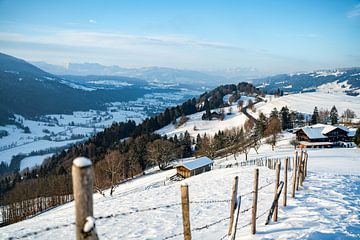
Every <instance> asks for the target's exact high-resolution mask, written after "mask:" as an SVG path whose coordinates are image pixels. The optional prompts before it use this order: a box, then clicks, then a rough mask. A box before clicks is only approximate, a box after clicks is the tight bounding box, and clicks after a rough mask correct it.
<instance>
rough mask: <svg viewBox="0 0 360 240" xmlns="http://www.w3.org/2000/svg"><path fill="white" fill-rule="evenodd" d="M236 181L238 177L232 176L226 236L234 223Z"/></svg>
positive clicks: (230, 231) (229, 233)
mask: <svg viewBox="0 0 360 240" xmlns="http://www.w3.org/2000/svg"><path fill="white" fill-rule="evenodd" d="M238 182H239V178H238V176H236V177H235V178H234V182H233V187H232V195H231V206H230V223H229V231H228V236H230V235H231V233H232V227H233V223H234V212H235V207H236V205H237V203H236V201H237V189H238Z"/></svg>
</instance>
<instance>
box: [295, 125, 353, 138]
mask: <svg viewBox="0 0 360 240" xmlns="http://www.w3.org/2000/svg"><path fill="white" fill-rule="evenodd" d="M337 128H339V129H341V130H343V131H345V132H349V130H348V128H347V127H345V126H332V125H326V124H320V123H319V124H315V125H312V126H306V127H303V128H301V129H299V130H297V131H300V130H302V131H304V133H305V134H306V135H307V136H308V137H309V138H310V139H320V138H328V137H327V136H326V135H325V134H327V133H329V132H331V131H333V130H335V129H337ZM297 131H296V132H297Z"/></svg>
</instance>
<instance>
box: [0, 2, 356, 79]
mask: <svg viewBox="0 0 360 240" xmlns="http://www.w3.org/2000/svg"><path fill="white" fill-rule="evenodd" d="M359 29H360V4H359V1H354V0H351V1H340V0H339V1H338V0H336V1H316V2H314V1H301V2H297V3H296V2H288V1H274V2H269V1H250V2H249V1H228V2H226V4H225V3H223V2H221V3H220V2H212V1H210V2H209V1H199V2H196V3H194V2H188V1H181V2H166V1H152V2H148V1H119V2H118V1H107V2H106V3H102V2H98V1H90V2H89V1H76V2H72V1H62V2H42V1H37V0H36V1H35V0H30V1H16V0H15V1H8V0H2V1H0V51H1V52H4V53H6V54H9V55H13V56H15V57H18V58H23V59H25V60H27V61H32V62H38V61H41V62H46V63H49V64H55V65H61V66H66V65H67V64H69V63H99V64H101V65H105V66H111V65H116V66H120V67H125V68H138V67H150V66H157V67H169V68H176V69H186V70H197V71H206V72H214V71H215V72H216V71H223V70H225V69H229V68H230V69H231V68H244V69H256V71H259V72H261V73H265V74H269V75H270V74H277V73H291V72H306V71H313V70H319V69H332V68H347V67H356V66H360V45H359V44H358V42H360V31H359Z"/></svg>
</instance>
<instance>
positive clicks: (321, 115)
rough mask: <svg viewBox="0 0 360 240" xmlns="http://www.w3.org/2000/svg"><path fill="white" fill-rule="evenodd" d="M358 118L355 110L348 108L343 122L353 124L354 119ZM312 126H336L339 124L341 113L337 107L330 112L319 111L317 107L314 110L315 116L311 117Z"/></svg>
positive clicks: (325, 110)
mask: <svg viewBox="0 0 360 240" xmlns="http://www.w3.org/2000/svg"><path fill="white" fill-rule="evenodd" d="M355 117H356V114H355V112H354V111H353V110H351V109H349V108H347V109H346V110H345V111H344V112H343V113H342V114H341V119H342V121H343V122H345V123H348V122H351V120H352V119H354V118H355ZM310 123H311V124H317V123H323V124H328V123H331V125H336V124H338V123H339V113H338V110H337V108H336V107H335V105H334V106H333V107H332V108H331V110H330V111H329V110H328V109H320V110H319V109H318V108H317V107H316V106H315V108H314V111H313V114H312V116H311V121H310Z"/></svg>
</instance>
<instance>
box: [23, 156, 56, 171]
mask: <svg viewBox="0 0 360 240" xmlns="http://www.w3.org/2000/svg"><path fill="white" fill-rule="evenodd" d="M51 156H52V154H45V155H37V156H32V157H26V158H24V159H23V160H21V162H20V171H22V170H24V169H26V168H29V169H31V168H33V167H35V166H40V165H41V164H42V163H43V162H44V160H45V159H47V158H49V157H51Z"/></svg>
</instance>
